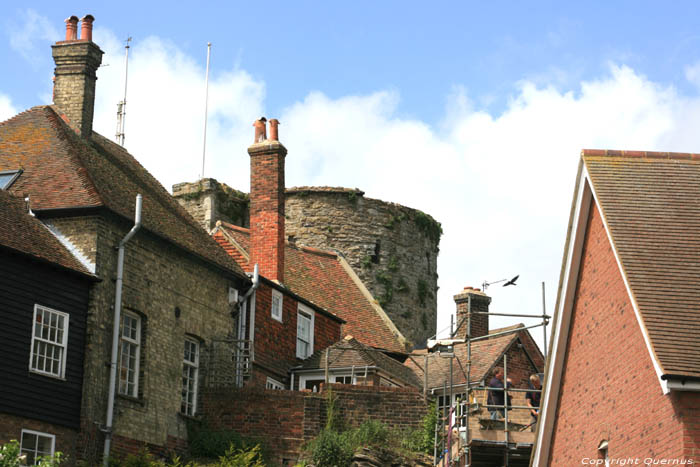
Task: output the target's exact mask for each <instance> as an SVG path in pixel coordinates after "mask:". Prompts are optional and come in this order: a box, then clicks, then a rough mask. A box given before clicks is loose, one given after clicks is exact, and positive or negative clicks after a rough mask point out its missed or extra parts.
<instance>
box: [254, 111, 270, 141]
mask: <svg viewBox="0 0 700 467" xmlns="http://www.w3.org/2000/svg"><path fill="white" fill-rule="evenodd" d="M265 122H267V119H266V118H265V117H260V118H259V119H258V120H255V121H254V122H253V126H254V127H255V141H253V143H262V142H263V141H265V140H266V139H267V126H266V125H265Z"/></svg>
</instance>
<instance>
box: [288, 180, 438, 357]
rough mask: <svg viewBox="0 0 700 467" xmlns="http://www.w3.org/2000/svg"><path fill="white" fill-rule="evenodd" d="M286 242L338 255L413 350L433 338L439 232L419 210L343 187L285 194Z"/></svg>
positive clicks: (292, 191)
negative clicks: (410, 343) (287, 238)
mask: <svg viewBox="0 0 700 467" xmlns="http://www.w3.org/2000/svg"><path fill="white" fill-rule="evenodd" d="M286 217H287V226H286V229H287V235H288V237H289V239H290V241H296V242H297V243H300V244H304V245H308V246H312V247H316V248H322V249H330V250H336V251H339V252H341V253H342V254H343V256H344V257H345V258H346V260H347V261H348V263H349V264H350V265H351V266H352V268H353V269H354V270H355V272H356V273H357V274H358V276H359V277H360V279H361V280H362V281H363V282H364V283H365V285H366V286H367V288H368V289H369V290H370V292H372V295H374V297H375V298H376V299H377V300H378V301H379V303H380V305H381V306H382V308H384V310H385V311H386V313H387V314H388V315H389V317H390V318H391V320H392V321H393V322H394V324H395V325H396V327H397V328H399V330H400V331H401V332H402V333H403V334H404V336H405V337H406V338H407V339H409V340H410V341H412V342H413V344H414V345H419V346H420V345H422V344H423V343H424V342H425V340H426V339H427V338H428V337H431V336H432V335H433V334H435V327H436V324H437V277H438V276H437V256H438V251H439V248H438V245H439V242H440V234H441V228H440V224H439V223H437V222H436V221H435V220H434V219H433V218H432V217H430V216H428V215H427V214H424V213H423V212H421V211H418V210H415V209H411V208H407V207H405V206H401V205H399V204H395V203H388V202H385V201H381V200H377V199H371V198H365V197H364V194H363V192H362V191H359V190H356V189H345V188H319V187H300V188H291V189H288V190H287V199H286Z"/></svg>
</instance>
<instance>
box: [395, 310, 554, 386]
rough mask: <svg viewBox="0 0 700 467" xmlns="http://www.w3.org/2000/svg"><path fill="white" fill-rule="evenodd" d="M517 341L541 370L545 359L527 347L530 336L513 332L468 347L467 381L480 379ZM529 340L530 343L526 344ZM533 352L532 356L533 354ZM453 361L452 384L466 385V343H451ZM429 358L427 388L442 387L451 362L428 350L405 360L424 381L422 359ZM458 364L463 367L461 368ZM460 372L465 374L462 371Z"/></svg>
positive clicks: (530, 347)
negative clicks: (469, 361)
mask: <svg viewBox="0 0 700 467" xmlns="http://www.w3.org/2000/svg"><path fill="white" fill-rule="evenodd" d="M524 327H525V326H524V325H522V324H517V325H514V326H509V327H505V328H500V329H493V330H491V331H489V334H495V333H498V332H503V331H509V330H514V329H517V328H524ZM518 339H520V341H521V342H522V343H523V344H525V345H524V348H525V350H527V352H528V355H529V356H530V358H531V359H532V360H533V362H534V363H535V365H536V366H537V367H538V369H539V370H542V369H544V360H543V358H542V354H541V353H540V352H539V349H537V347H536V346H535V347H532V346H531V345H528V344H530V343H532V344H533V345H534V341H532V338H531V337H530V336H529V333H528V331H527V330H526V329H523V330H522V331H521V332H514V333H512V334H506V335H501V336H495V337H491V338H489V339H484V340H480V341H476V342H472V344H471V347H472V349H471V354H472V355H471V356H472V366H471V371H470V375H469V380H470V381H471V382H472V383H476V382H477V381H481V380H483V379H484V378H485V377H486V375H487V374H488V372H489V371H491V369H492V368H493V367H494V365H496V363H498V360H499V359H500V358H501V357H502V356H503V354H504V353H505V352H506V351H507V350H508V348H510V346H511V345H512V344H513V343H514V342H516V341H517V340H518ZM528 341H529V342H528ZM533 351H534V353H535V355H533ZM454 353H455V356H456V358H455V361H454V362H453V365H454V366H453V367H452V378H453V379H452V381H453V385H460V384H466V382H467V379H466V377H465V373H466V371H467V367H466V363H467V361H468V358H467V354H468V349H467V344H466V343H457V344H454ZM426 354H427V355H428V388H436V387H442V385H443V383H444V382H445V381H448V382H449V381H450V359H449V358H446V357H441V356H440V355H438V353H437V352H428V351H427V350H425V349H424V350H421V351H418V352H413V358H409V359H408V360H406V363H405V365H406V366H407V367H408V368H410V369H411V370H412V371H413V372H414V373H415V374H416V376H417V377H418V378H419V380H421V381H423V379H424V377H425V376H424V369H425V367H424V365H425V361H424V357H423V355H426ZM460 364H461V365H462V368H460ZM462 370H463V371H464V372H462Z"/></svg>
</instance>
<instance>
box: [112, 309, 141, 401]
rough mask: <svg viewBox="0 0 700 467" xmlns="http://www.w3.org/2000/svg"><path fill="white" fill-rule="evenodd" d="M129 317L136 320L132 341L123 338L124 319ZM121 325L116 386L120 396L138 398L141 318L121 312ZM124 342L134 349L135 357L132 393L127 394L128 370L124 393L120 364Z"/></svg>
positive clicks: (128, 338)
mask: <svg viewBox="0 0 700 467" xmlns="http://www.w3.org/2000/svg"><path fill="white" fill-rule="evenodd" d="M127 316H128V317H130V318H132V319H135V320H136V339H132V338H131V337H125V336H124V319H125V318H126V317H127ZM121 321H122V322H121V324H120V327H119V329H120V330H119V380H118V381H117V384H118V392H119V394H121V395H124V396H129V397H138V396H139V372H140V371H141V368H140V367H141V329H142V325H141V324H142V323H141V321H142V318H141V316H139V315H137V314H136V313H131V312H129V311H123V312H122V317H121ZM124 342H126V343H128V344H130V345H133V346H135V348H136V351H135V353H136V355H135V359H134V360H135V368H134V389H133V391H131V392H129V390H128V387H129V381H128V370H129V369H128V368H127V380H126V388H127V389H126V391H124V390H122V381H124V380H123V379H122V374H121V373H122V363H123V357H124Z"/></svg>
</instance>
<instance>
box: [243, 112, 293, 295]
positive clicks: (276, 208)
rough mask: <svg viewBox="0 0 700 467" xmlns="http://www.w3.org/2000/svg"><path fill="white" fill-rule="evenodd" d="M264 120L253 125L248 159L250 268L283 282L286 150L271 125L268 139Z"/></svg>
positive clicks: (273, 123) (271, 122)
mask: <svg viewBox="0 0 700 467" xmlns="http://www.w3.org/2000/svg"><path fill="white" fill-rule="evenodd" d="M266 122H267V120H266V119H265V117H262V118H260V119H259V120H256V121H255V123H253V126H254V127H255V140H254V143H253V144H252V145H251V146H250V147H249V148H248V154H249V155H250V264H251V265H253V264H256V263H257V264H258V266H259V268H260V274H261V275H263V276H264V277H266V278H268V279H271V280H273V281H277V282H280V283H281V282H283V281H284V240H285V237H284V158H285V156H286V155H287V149H286V148H285V147H284V145H282V143H280V142H279V141H278V139H277V138H278V134H277V125H278V124H279V122H278V121H277V120H276V119H275V120H271V121H270V127H271V128H270V136H271V137H273V138H274V139H273V138H270V139H267V132H266V129H267V128H266Z"/></svg>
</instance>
